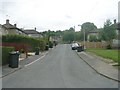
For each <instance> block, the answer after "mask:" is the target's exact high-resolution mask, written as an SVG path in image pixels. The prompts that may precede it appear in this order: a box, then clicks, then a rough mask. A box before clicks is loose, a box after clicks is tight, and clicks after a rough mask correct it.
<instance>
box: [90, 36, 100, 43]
mask: <svg viewBox="0 0 120 90" xmlns="http://www.w3.org/2000/svg"><path fill="white" fill-rule="evenodd" d="M89 41H90V42H96V41H98V39H97V37H96V36H95V35H90V37H89Z"/></svg>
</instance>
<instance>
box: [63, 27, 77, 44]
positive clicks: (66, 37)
mask: <svg viewBox="0 0 120 90" xmlns="http://www.w3.org/2000/svg"><path fill="white" fill-rule="evenodd" d="M74 40H75V30H74V29H73V28H70V29H69V30H65V31H64V32H63V41H65V42H72V41H74Z"/></svg>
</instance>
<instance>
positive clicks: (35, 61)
mask: <svg viewBox="0 0 120 90" xmlns="http://www.w3.org/2000/svg"><path fill="white" fill-rule="evenodd" d="M44 57H45V55H43V56H41V57H40V58H38V59H37V60H35V61H33V62H31V63H29V64H27V65H25V67H27V66H29V65H31V64H33V63H35V62H37V61H39V60H40V59H42V58H44Z"/></svg>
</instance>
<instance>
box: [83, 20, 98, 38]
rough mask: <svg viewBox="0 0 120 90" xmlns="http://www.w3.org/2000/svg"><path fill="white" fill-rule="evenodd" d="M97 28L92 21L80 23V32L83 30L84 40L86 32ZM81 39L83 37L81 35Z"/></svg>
mask: <svg viewBox="0 0 120 90" xmlns="http://www.w3.org/2000/svg"><path fill="white" fill-rule="evenodd" d="M96 29H97V26H96V25H94V23H91V22H86V23H83V24H82V25H81V32H82V34H84V31H85V40H87V36H88V33H89V32H90V31H94V30H96ZM82 40H83V37H82Z"/></svg>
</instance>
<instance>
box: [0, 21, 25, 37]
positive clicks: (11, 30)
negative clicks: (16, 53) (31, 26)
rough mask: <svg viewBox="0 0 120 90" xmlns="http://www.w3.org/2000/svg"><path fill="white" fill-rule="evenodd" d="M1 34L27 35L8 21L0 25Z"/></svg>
mask: <svg viewBox="0 0 120 90" xmlns="http://www.w3.org/2000/svg"><path fill="white" fill-rule="evenodd" d="M0 28H1V32H2V34H3V35H5V34H17V35H27V33H25V32H24V31H23V30H21V29H19V28H17V24H14V25H12V24H10V23H9V20H8V19H7V20H6V24H3V25H0Z"/></svg>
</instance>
